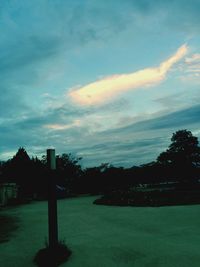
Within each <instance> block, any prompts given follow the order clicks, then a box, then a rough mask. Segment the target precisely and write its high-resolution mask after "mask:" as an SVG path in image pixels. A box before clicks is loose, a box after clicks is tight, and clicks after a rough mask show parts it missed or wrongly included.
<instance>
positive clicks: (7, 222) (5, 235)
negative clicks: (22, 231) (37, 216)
mask: <svg viewBox="0 0 200 267" xmlns="http://www.w3.org/2000/svg"><path fill="white" fill-rule="evenodd" d="M17 228H18V220H17V218H15V217H11V216H8V215H4V214H0V243H4V242H8V241H9V239H10V237H11V234H12V233H13V232H14V231H15V230H16V229H17Z"/></svg>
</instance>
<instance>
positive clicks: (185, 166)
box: [157, 130, 200, 180]
mask: <svg viewBox="0 0 200 267" xmlns="http://www.w3.org/2000/svg"><path fill="white" fill-rule="evenodd" d="M171 141H172V143H171V144H170V145H169V148H168V149H167V150H166V151H165V152H162V153H161V154H160V155H159V156H158V158H157V162H158V163H160V164H161V165H165V166H171V167H172V168H173V170H174V171H176V174H177V175H179V177H180V176H182V178H183V179H184V180H188V179H190V178H191V177H192V176H193V175H194V173H195V171H194V170H195V169H196V168H198V167H200V147H199V146H198V138H197V137H195V136H193V135H192V133H191V131H188V130H179V131H177V132H176V133H173V135H172V138H171Z"/></svg>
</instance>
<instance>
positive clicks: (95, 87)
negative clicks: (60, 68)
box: [69, 45, 188, 105]
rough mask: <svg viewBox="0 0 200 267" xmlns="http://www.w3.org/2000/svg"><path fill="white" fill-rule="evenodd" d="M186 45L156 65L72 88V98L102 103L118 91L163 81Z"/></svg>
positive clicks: (183, 51) (87, 103)
mask: <svg viewBox="0 0 200 267" xmlns="http://www.w3.org/2000/svg"><path fill="white" fill-rule="evenodd" d="M187 50H188V47H187V45H183V46H181V47H180V48H179V49H178V50H177V51H176V53H175V54H174V55H172V56H171V57H170V58H168V59H167V60H166V61H164V62H162V63H161V64H160V65H159V66H158V67H152V68H146V69H142V70H139V71H136V72H133V73H128V74H116V75H112V76H108V77H105V78H103V79H100V80H97V81H95V82H93V83H90V84H87V85H85V86H83V87H81V88H79V89H75V90H72V91H71V92H70V93H69V95H70V97H71V98H72V100H73V101H74V102H76V103H78V104H81V105H95V104H101V103H104V102H106V101H108V100H110V99H112V98H113V97H114V96H116V95H117V94H119V93H122V92H125V91H127V90H136V89H138V88H141V87H146V86H152V85H155V84H157V83H160V82H161V81H163V80H164V79H165V77H166V74H167V72H168V71H169V70H170V69H171V68H172V66H173V65H174V64H175V63H176V62H178V61H179V60H181V59H182V58H183V57H184V56H185V54H186V53H187Z"/></svg>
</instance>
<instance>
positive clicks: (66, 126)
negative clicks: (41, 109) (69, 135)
mask: <svg viewBox="0 0 200 267" xmlns="http://www.w3.org/2000/svg"><path fill="white" fill-rule="evenodd" d="M80 125H81V122H80V120H74V121H73V122H72V123H69V124H59V123H54V124H45V125H44V128H47V129H50V130H57V131H60V130H66V129H70V128H73V127H78V126H80Z"/></svg>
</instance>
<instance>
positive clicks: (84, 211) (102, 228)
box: [0, 197, 200, 267]
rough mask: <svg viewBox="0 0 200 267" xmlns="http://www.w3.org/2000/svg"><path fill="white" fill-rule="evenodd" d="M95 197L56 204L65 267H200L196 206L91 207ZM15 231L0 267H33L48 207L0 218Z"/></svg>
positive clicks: (2, 247) (0, 250)
mask: <svg viewBox="0 0 200 267" xmlns="http://www.w3.org/2000/svg"><path fill="white" fill-rule="evenodd" d="M95 199H96V198H95V197H80V198H73V199H63V200H59V201H58V222H59V239H61V240H63V239H64V240H65V243H66V244H67V245H68V246H69V247H70V248H71V250H72V256H71V257H70V259H69V261H68V262H66V263H64V264H62V265H61V266H63V267H64V266H69V267H79V266H80V267H84V266H85V267H118V266H119V267H143V266H145V267H157V266H158V267H188V266H190V267H199V263H200V252H199V251H200V205H191V206H170V207H160V208H146V207H145V208H137V207H113V206H102V205H94V204H93V201H94V200H95ZM0 215H1V216H10V217H12V219H14V218H16V219H17V222H18V227H17V228H16V229H14V231H13V232H12V233H11V235H10V237H9V241H7V242H2V243H0V266H2V267H33V266H35V265H34V264H33V262H32V260H33V258H34V255H35V254H36V252H37V251H38V250H39V249H40V248H42V247H44V243H45V238H47V237H48V227H47V203H46V202H34V203H31V204H27V205H23V206H20V207H15V208H14V207H13V208H9V209H8V210H4V211H1V212H0Z"/></svg>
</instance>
